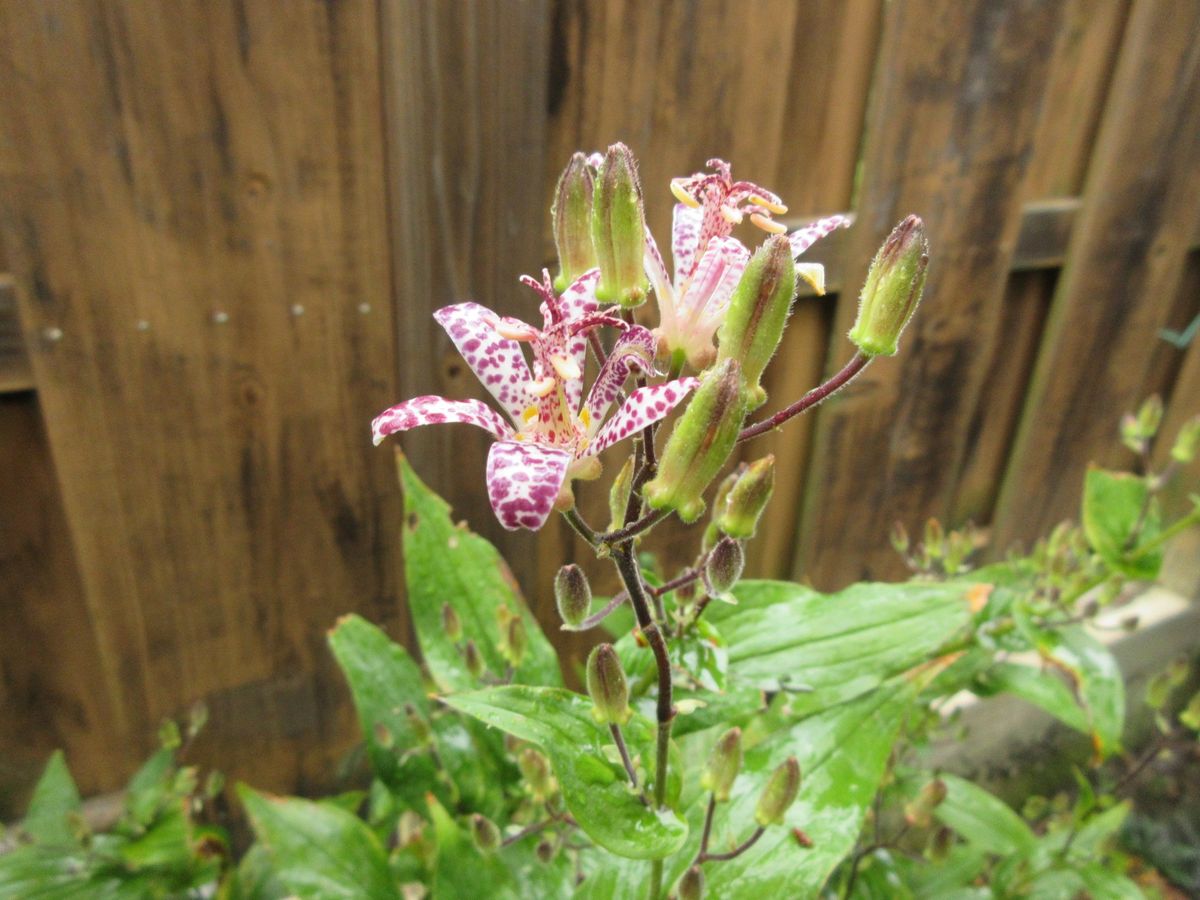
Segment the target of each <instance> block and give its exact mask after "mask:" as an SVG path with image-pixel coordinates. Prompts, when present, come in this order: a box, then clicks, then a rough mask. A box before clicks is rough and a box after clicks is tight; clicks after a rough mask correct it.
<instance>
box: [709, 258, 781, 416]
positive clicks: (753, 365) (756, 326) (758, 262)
mask: <svg viewBox="0 0 1200 900" xmlns="http://www.w3.org/2000/svg"><path fill="white" fill-rule="evenodd" d="M795 297H796V263H795V260H793V259H792V245H791V244H789V243H788V239H787V236H786V235H782V234H777V235H775V236H773V237H771V238H769V239H768V240H767V241H766V243H764V244H763V245H762V247H760V248H759V249H758V252H757V253H755V254H754V257H753V258H752V259H751V260H750V262H749V263H748V264H747V266H746V271H745V272H743V273H742V279H741V281H739V282H738V284H737V287H736V288H734V291H733V296H732V297H731V298H730V300H729V310H728V312H726V314H725V322H724V323H723V324H722V325H721V330H720V331H718V332H717V364H718V365H720V364H721V362H722V361H723V360H726V359H736V360H738V361H739V362H740V363H741V365H742V377H743V378H744V379H745V383H746V386H747V387H748V388H749V389H751V390H752V391H754V393H755V394H756V398H755V400H754V403H755V405H758V404H760V403H761V402H762V401H763V400H765V399H766V393H765V392H763V391H761V389H758V382H759V379H760V378H761V377H762V373H763V369H765V368H766V367H767V363H769V362H770V361H771V357H772V356H774V355H775V350H776V349H777V348H778V347H779V342H780V340H781V339H782V338H783V327H784V325H786V324H787V319H788V314H789V313H790V312H791V309H792V300H793V299H795Z"/></svg>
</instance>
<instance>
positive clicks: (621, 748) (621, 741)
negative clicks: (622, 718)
mask: <svg viewBox="0 0 1200 900" xmlns="http://www.w3.org/2000/svg"><path fill="white" fill-rule="evenodd" d="M608 730H609V731H610V732H611V733H612V739H613V743H614V744H616V745H617V752H618V753H620V754H621V763H622V764H623V765H624V766H625V774H626V775H628V776H629V783H630V784H631V785H633V787H634V788H635V789H636V788H637V772H635V771H634V769H633V760H632V759H630V758H629V748H628V747H626V746H625V735H623V734H621V726H620V725H618V724H617V723H616V722H613V723H612V724H611V725H609V726H608Z"/></svg>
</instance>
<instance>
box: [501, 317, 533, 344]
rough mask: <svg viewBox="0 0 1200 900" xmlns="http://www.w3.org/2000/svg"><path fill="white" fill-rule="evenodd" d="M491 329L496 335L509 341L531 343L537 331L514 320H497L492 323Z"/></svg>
mask: <svg viewBox="0 0 1200 900" xmlns="http://www.w3.org/2000/svg"><path fill="white" fill-rule="evenodd" d="M492 327H493V328H494V329H496V334H498V335H500V337H502V338H508V339H509V340H510V341H532V340H533V339H534V338H535V337H537V331H535V330H534V329H533V328H531V327H530V326H529V325H526V324H525V323H524V322H518V321H517V320H516V319H498V320H496V321H495V322H493V323H492Z"/></svg>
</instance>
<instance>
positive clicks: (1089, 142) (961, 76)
mask: <svg viewBox="0 0 1200 900" xmlns="http://www.w3.org/2000/svg"><path fill="white" fill-rule="evenodd" d="M0 84H2V89H0V234H2V238H3V256H2V257H0V271H7V272H10V273H11V277H6V278H3V279H0V388H2V389H3V392H4V393H3V396H2V397H0V454H3V455H2V456H0V510H2V514H3V530H2V531H0V583H2V584H3V595H2V596H0V613H2V614H3V619H2V621H0V809H7V810H8V811H10V812H11V809H12V803H13V802H15V801H14V797H15V796H16V795H17V794H19V793H20V791H21V790H22V789H23V788H24V787H25V786H27V785H28V784H29V781H30V779H31V778H32V777H33V775H34V774H35V773H36V770H37V767H38V765H39V764H40V762H41V760H42V759H43V758H44V756H45V755H46V754H47V753H48V752H49V750H50V749H51V748H52V747H55V746H63V747H65V748H66V749H67V752H68V756H69V759H70V762H71V764H72V766H73V768H74V769H75V771H76V773H77V774H78V776H79V778H80V781H81V783H82V786H83V787H84V789H85V790H86V791H96V790H102V789H107V788H111V787H113V786H115V785H116V784H118V783H119V781H120V780H121V778H122V777H123V776H124V775H125V774H126V773H127V772H128V771H129V770H130V768H131V766H133V765H134V764H135V762H136V760H137V758H138V756H139V754H140V753H142V752H143V751H145V750H146V749H147V747H148V746H149V745H150V743H151V742H152V739H153V733H154V730H155V726H156V724H157V722H158V721H159V720H160V719H161V717H163V716H167V715H173V714H179V713H180V712H181V711H182V710H184V709H186V707H187V706H188V705H189V704H190V703H191V702H192V701H194V700H195V699H197V698H201V697H202V698H205V699H206V700H207V702H208V704H209V707H210V709H211V715H212V718H211V724H210V726H209V728H208V730H207V733H206V736H205V737H204V739H203V741H202V742H201V744H200V745H199V746H198V747H197V748H196V751H195V752H196V756H197V758H198V759H200V760H202V761H205V762H209V763H215V764H218V765H220V766H221V767H222V768H223V769H224V770H225V771H226V772H228V773H230V774H232V775H235V776H237V777H241V778H245V779H248V780H250V781H252V782H254V783H256V784H258V785H261V786H264V787H273V788H281V789H300V790H304V789H305V788H317V787H320V786H321V785H323V784H325V783H327V782H328V780H329V778H330V773H331V772H332V768H333V765H334V763H335V761H336V760H337V759H338V758H339V757H340V755H341V754H342V753H343V752H344V751H345V750H346V749H347V748H348V747H349V746H350V745H352V744H353V742H354V740H355V735H354V729H353V724H352V715H351V713H350V711H349V709H348V703H347V697H346V692H345V690H344V688H343V686H342V684H341V681H340V678H339V676H338V675H337V674H336V671H335V670H334V668H333V666H332V663H331V659H330V657H329V654H328V653H327V651H326V649H325V646H324V633H325V630H326V628H328V627H329V626H330V625H331V624H332V623H333V622H334V620H335V619H336V617H337V616H338V615H340V614H341V613H344V612H347V611H351V610H354V611H358V612H361V613H363V614H364V615H366V616H368V617H369V618H371V619H372V620H374V621H377V622H380V623H382V624H383V625H385V626H386V627H388V628H389V629H390V630H391V632H392V633H393V634H394V635H395V636H397V637H398V638H400V639H406V638H407V637H408V634H407V625H406V616H405V613H404V607H403V585H402V579H401V577H400V568H399V563H400V559H399V547H398V536H399V530H400V529H399V519H400V497H399V494H398V490H397V487H396V485H395V482H394V475H393V470H392V461H391V454H390V453H389V452H388V451H387V450H386V449H375V448H372V447H371V445H370V441H369V440H368V435H367V430H366V423H367V422H368V421H369V419H370V418H371V416H372V415H373V414H374V413H375V412H377V411H378V410H379V409H382V408H383V407H384V406H386V405H388V404H390V403H392V402H395V401H396V400H397V399H399V398H401V397H405V396H411V395H415V394H419V393H441V394H446V395H449V396H473V395H478V387H477V386H476V385H475V384H474V379H473V377H472V376H471V374H470V372H469V371H468V370H467V369H466V367H465V366H464V365H463V364H462V363H461V361H460V360H459V358H458V357H457V355H456V354H455V353H454V351H453V348H452V346H451V345H450V344H449V342H448V340H447V339H446V338H445V336H444V335H443V334H441V332H440V330H439V329H438V328H437V326H436V325H435V323H434V322H433V320H432V319H431V318H430V313H431V311H432V310H433V309H435V308H436V307H438V306H440V305H443V304H445V303H448V302H452V301H454V300H458V299H463V298H468V297H472V298H475V299H479V300H481V301H483V302H485V303H487V304H488V305H491V306H494V307H496V308H498V309H500V310H501V311H503V312H505V313H511V314H518V315H520V314H526V315H527V314H528V310H529V307H530V303H529V297H528V296H527V294H526V293H525V292H524V289H522V288H520V287H519V285H518V284H517V281H516V276H517V275H519V274H521V273H522V272H531V271H537V270H538V269H539V268H540V266H541V265H542V264H544V263H546V262H547V261H548V259H549V258H550V256H551V255H552V245H551V243H550V240H549V235H548V216H547V208H548V203H549V198H550V194H551V188H552V187H553V183H554V180H555V178H556V177H557V174H558V171H559V169H560V168H561V166H562V165H563V164H564V163H565V161H566V159H567V157H568V155H569V153H570V152H571V151H572V150H574V149H576V148H584V149H594V148H602V147H603V146H605V145H606V144H608V143H610V142H612V141H614V140H624V141H625V142H627V143H628V144H630V145H631V146H632V147H633V148H634V150H635V152H637V153H638V155H639V156H640V158H641V161H642V163H641V167H642V176H643V183H644V185H645V187H646V192H647V196H648V201H649V205H650V214H649V215H650V223H651V226H652V228H653V229H654V231H655V232H656V233H657V234H659V235H664V234H665V233H666V231H667V227H668V220H669V208H670V205H671V202H672V201H671V198H670V194H669V193H668V192H667V189H666V188H667V183H668V179H669V178H670V177H672V176H676V175H684V174H688V173H690V172H693V171H696V170H697V169H698V168H700V167H701V166H702V165H703V163H704V161H705V160H706V159H707V158H709V157H712V156H720V157H723V158H726V159H729V160H731V161H732V162H733V164H734V167H735V174H736V175H738V176H741V177H746V178H750V179H753V180H755V181H757V182H759V183H761V184H764V185H766V186H768V187H771V188H773V189H775V190H776V191H777V192H778V193H779V194H781V195H782V196H783V197H784V198H785V200H787V202H788V203H789V205H790V209H791V211H790V213H789V215H790V216H795V217H796V218H797V220H799V219H803V218H807V217H812V216H817V215H820V214H827V213H832V212H839V211H849V212H853V214H854V216H855V224H854V226H853V228H851V229H849V230H848V231H845V232H842V233H841V235H840V237H839V238H838V239H837V240H834V241H830V242H829V245H828V246H826V247H824V248H822V250H821V258H822V259H823V260H824V261H825V262H826V263H827V264H828V266H829V269H830V279H831V282H832V283H833V284H834V286H835V288H837V294H836V295H835V296H827V297H825V298H822V299H817V298H812V297H805V298H801V299H800V300H799V301H798V303H797V307H796V310H795V314H794V316H793V319H792V323H791V325H790V328H789V332H788V334H787V337H786V340H785V346H784V348H783V350H782V351H781V354H780V356H779V358H778V360H777V362H776V363H775V364H774V366H773V368H772V370H770V375H769V380H768V388H769V390H770V394H771V403H772V404H773V405H775V406H780V405H783V404H785V403H786V402H788V401H789V400H790V399H793V398H795V397H796V396H798V395H799V394H800V393H801V392H803V391H804V390H806V389H807V388H808V387H810V386H812V385H813V384H815V383H816V382H817V381H818V380H819V379H820V377H821V375H822V374H823V373H825V372H828V371H830V370H831V369H832V368H833V367H835V366H837V365H839V364H840V363H841V362H842V361H844V359H845V358H846V356H847V355H848V354H849V349H848V345H847V343H846V342H845V341H844V340H843V339H842V338H841V334H842V333H844V332H845V330H846V328H847V327H848V324H849V322H850V321H851V319H852V316H853V309H854V299H855V291H856V289H857V286H858V285H859V284H860V283H861V280H862V277H863V274H864V272H865V267H866V264H867V262H868V260H869V259H870V256H871V254H872V252H873V250H874V248H875V247H876V246H877V245H878V243H879V242H880V241H881V240H882V238H883V237H884V235H885V234H886V233H887V231H888V229H889V228H890V227H891V225H892V224H893V223H894V222H896V221H897V220H898V219H900V218H901V217H902V216H903V215H904V214H906V213H908V212H910V211H911V212H916V213H918V214H920V215H922V216H923V217H924V218H925V220H926V222H927V224H928V227H929V229H930V240H931V243H932V245H933V253H934V262H933V264H932V267H931V270H930V276H929V282H928V286H927V290H926V300H925V303H924V305H923V307H922V309H921V312H920V314H919V316H918V318H917V319H916V321H915V322H914V324H913V326H912V327H911V329H910V330H909V332H908V333H907V334H906V335H905V338H904V341H903V347H902V353H901V355H900V356H899V357H897V358H895V359H892V360H885V361H882V362H880V363H878V364H876V365H875V366H873V367H872V368H871V369H870V370H868V373H867V374H866V375H865V376H864V377H863V379H862V380H860V381H859V382H857V383H856V384H855V385H854V386H853V387H852V388H851V389H850V390H848V391H847V392H845V394H844V396H839V397H838V398H837V399H836V400H835V401H833V402H831V403H829V404H828V405H826V406H824V407H822V408H821V409H820V410H819V414H818V415H816V416H813V417H810V418H808V419H806V420H803V421H799V422H795V423H792V425H791V426H790V427H789V428H788V429H787V430H785V431H783V432H781V433H778V434H775V435H771V436H768V437H765V438H764V439H762V441H761V445H760V446H754V447H753V452H754V453H755V455H758V454H761V453H762V452H766V451H767V450H770V451H771V452H774V453H775V455H776V457H777V459H778V462H779V484H778V490H777V495H776V498H775V500H774V502H773V507H772V510H771V511H770V513H769V518H770V522H769V527H768V528H767V529H766V531H767V533H766V535H765V537H764V538H763V539H761V540H760V541H759V542H757V543H756V544H755V545H753V547H752V552H751V568H752V571H753V572H755V573H756V574H773V575H790V576H794V577H799V578H806V579H810V580H811V581H812V582H813V583H815V584H817V585H819V586H821V587H836V586H838V585H840V584H843V583H845V582H847V581H849V580H852V579H855V578H860V577H876V578H887V577H893V576H896V575H898V574H900V572H899V568H898V565H897V561H896V559H895V557H894V554H893V553H892V551H891V550H890V548H889V547H888V544H887V540H886V534H887V531H888V529H889V527H890V526H891V525H892V523H893V522H895V521H897V520H899V521H902V522H904V523H906V524H907V525H909V526H910V528H911V527H919V526H920V525H921V524H922V523H923V522H924V520H925V519H926V518H928V517H929V516H938V517H940V518H942V519H944V520H945V521H947V522H949V523H953V524H958V523H961V522H965V521H967V520H973V521H975V522H976V523H979V524H982V525H985V526H987V527H988V528H989V529H990V532H991V534H992V537H993V540H994V546H996V547H1004V546H1006V545H1008V544H1009V543H1010V542H1012V541H1013V540H1015V539H1020V538H1024V539H1029V538H1031V537H1034V536H1036V535H1038V534H1039V533H1042V532H1044V531H1045V530H1046V529H1048V528H1049V527H1050V526H1052V525H1053V524H1055V523H1056V522H1057V521H1058V520H1060V519H1062V518H1064V517H1069V516H1071V515H1072V513H1073V511H1074V509H1075V506H1076V504H1077V500H1078V485H1079V481H1080V477H1081V475H1082V472H1083V470H1084V467H1085V465H1086V464H1087V462H1088V461H1089V460H1097V461H1100V462H1103V463H1121V464H1124V463H1128V462H1129V461H1130V460H1129V459H1128V458H1127V453H1126V451H1124V450H1122V449H1121V447H1120V446H1119V444H1118V442H1117V441H1116V439H1115V422H1116V420H1117V418H1118V416H1119V415H1120V413H1121V412H1123V411H1124V410H1126V409H1128V408H1130V407H1131V406H1133V405H1134V404H1136V403H1137V402H1138V401H1139V399H1140V398H1142V397H1144V396H1146V395H1147V394H1149V393H1152V392H1154V391H1158V392H1160V393H1161V394H1162V395H1163V396H1164V398H1165V399H1166V400H1167V404H1168V422H1169V425H1170V424H1176V425H1177V424H1178V423H1179V422H1180V421H1182V420H1183V419H1184V418H1185V417H1186V416H1187V415H1190V414H1192V413H1194V412H1195V411H1196V410H1197V408H1200V341H1193V342H1191V344H1190V346H1189V345H1186V344H1184V342H1182V341H1176V342H1174V343H1173V342H1171V341H1168V340H1165V339H1164V338H1163V337H1162V336H1161V334H1160V333H1161V331H1162V330H1163V329H1172V330H1174V331H1175V332H1181V331H1183V330H1184V329H1185V328H1186V326H1187V325H1188V324H1189V323H1190V322H1192V321H1193V319H1194V318H1195V317H1196V316H1197V315H1200V264H1198V257H1197V253H1196V248H1197V245H1198V243H1200V0H1133V2H1120V0H1064V2H1049V0H1044V2H1043V0H892V2H890V3H887V4H884V3H882V2H881V0H804V2H792V0H751V2H746V0H675V2H662V3H638V2H633V0H607V2H604V0H588V2H583V0H438V2H433V0H336V2H333V0H329V2H316V0H297V2H295V3H289V4H285V5H282V6H281V5H279V4H276V3H272V2H268V0H211V2H210V0H188V2H184V0H178V2H145V3H121V2H117V0H94V2H87V3H84V2H75V0H47V2H39V3H28V2H25V0H2V2H0ZM843 287H844V288H845V290H842V288H843ZM14 310H16V311H17V312H19V322H20V325H19V326H18V325H17V324H16V322H17V319H16V318H15V317H14ZM404 445H405V448H406V451H407V452H408V454H409V456H410V457H411V459H412V460H413V462H414V464H415V465H416V466H417V468H418V470H419V471H420V472H421V473H422V475H423V476H424V477H426V478H427V479H428V480H429V481H430V482H431V483H432V484H433V485H434V486H435V487H436V488H437V489H439V490H440V491H442V492H443V493H444V494H445V495H446V496H447V498H448V499H450V500H451V502H452V503H453V504H454V506H455V507H456V509H457V511H458V515H461V516H462V517H463V518H465V519H467V520H469V521H470V523H471V524H472V525H473V526H474V527H475V528H476V529H477V530H479V531H481V532H483V533H485V534H487V535H488V536H489V537H491V538H493V539H494V540H495V541H496V542H497V543H498V544H499V545H500V546H501V548H502V549H503V550H504V551H505V552H506V553H507V554H508V555H509V558H510V559H511V560H512V561H513V565H514V569H515V571H516V574H517V576H518V578H519V579H520V581H521V582H522V584H523V585H524V587H525V589H526V591H527V594H528V595H529V597H530V599H531V602H532V603H533V605H534V607H535V610H536V612H537V613H538V615H539V616H540V617H541V618H542V620H543V622H545V623H546V624H547V626H548V627H549V628H550V629H551V630H553V628H554V625H553V618H554V613H553V601H552V599H551V596H550V592H549V583H550V578H551V575H552V573H553V571H554V569H555V568H556V567H557V565H558V564H559V563H560V562H561V561H563V560H564V559H570V558H574V557H576V556H577V555H578V556H579V558H581V559H582V558H583V554H582V548H581V547H579V546H576V545H575V543H574V541H573V540H572V537H571V535H570V534H569V532H568V531H567V530H565V529H564V528H560V527H557V526H555V527H550V528H547V529H546V530H545V531H544V532H543V533H541V534H540V535H538V536H536V537H534V536H530V535H526V534H507V533H503V532H501V531H500V529H499V527H498V526H497V525H496V524H495V523H494V521H493V519H492V517H491V515H490V512H489V511H488V508H487V503H486V499H485V497H484V494H483V491H482V490H481V488H482V486H483V480H482V479H483V475H482V473H483V460H484V455H485V452H486V440H485V439H484V438H482V437H481V436H479V435H477V434H475V433H473V432H472V431H471V430H470V429H426V430H425V431H423V432H418V433H414V434H412V435H410V436H408V437H406V439H405V441H404ZM581 493H582V494H583V495H584V500H583V501H582V502H584V503H586V504H591V505H596V506H601V507H602V506H603V503H604V497H603V491H602V490H601V489H592V490H589V489H588V488H586V487H585V488H584V489H583V491H582V492H581ZM597 518H599V515H598V516H597ZM661 549H662V550H663V552H664V553H665V554H666V555H667V556H668V557H670V556H672V554H675V555H677V551H675V550H674V545H673V543H672V542H671V541H670V540H668V541H667V542H666V543H665V544H663V545H662V547H661ZM1189 562H1190V566H1191V571H1194V570H1195V567H1196V555H1195V550H1194V549H1193V551H1192V556H1191V557H1190V559H1188V560H1185V563H1189ZM580 646H581V645H579V644H574V645H569V646H568V649H571V650H574V651H578V650H579V649H580Z"/></svg>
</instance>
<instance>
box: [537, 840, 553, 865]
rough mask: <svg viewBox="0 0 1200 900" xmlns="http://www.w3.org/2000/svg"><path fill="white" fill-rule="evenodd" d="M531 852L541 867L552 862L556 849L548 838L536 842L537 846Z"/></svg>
mask: <svg viewBox="0 0 1200 900" xmlns="http://www.w3.org/2000/svg"><path fill="white" fill-rule="evenodd" d="M533 852H534V853H535V854H536V855H537V858H538V862H540V863H542V864H543V865H548V864H549V863H552V862H553V861H554V856H555V854H556V852H557V848H555V846H554V842H553V841H552V840H550V839H549V838H542V839H541V840H540V841H538V845H537V847H535V848H534V850H533Z"/></svg>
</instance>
